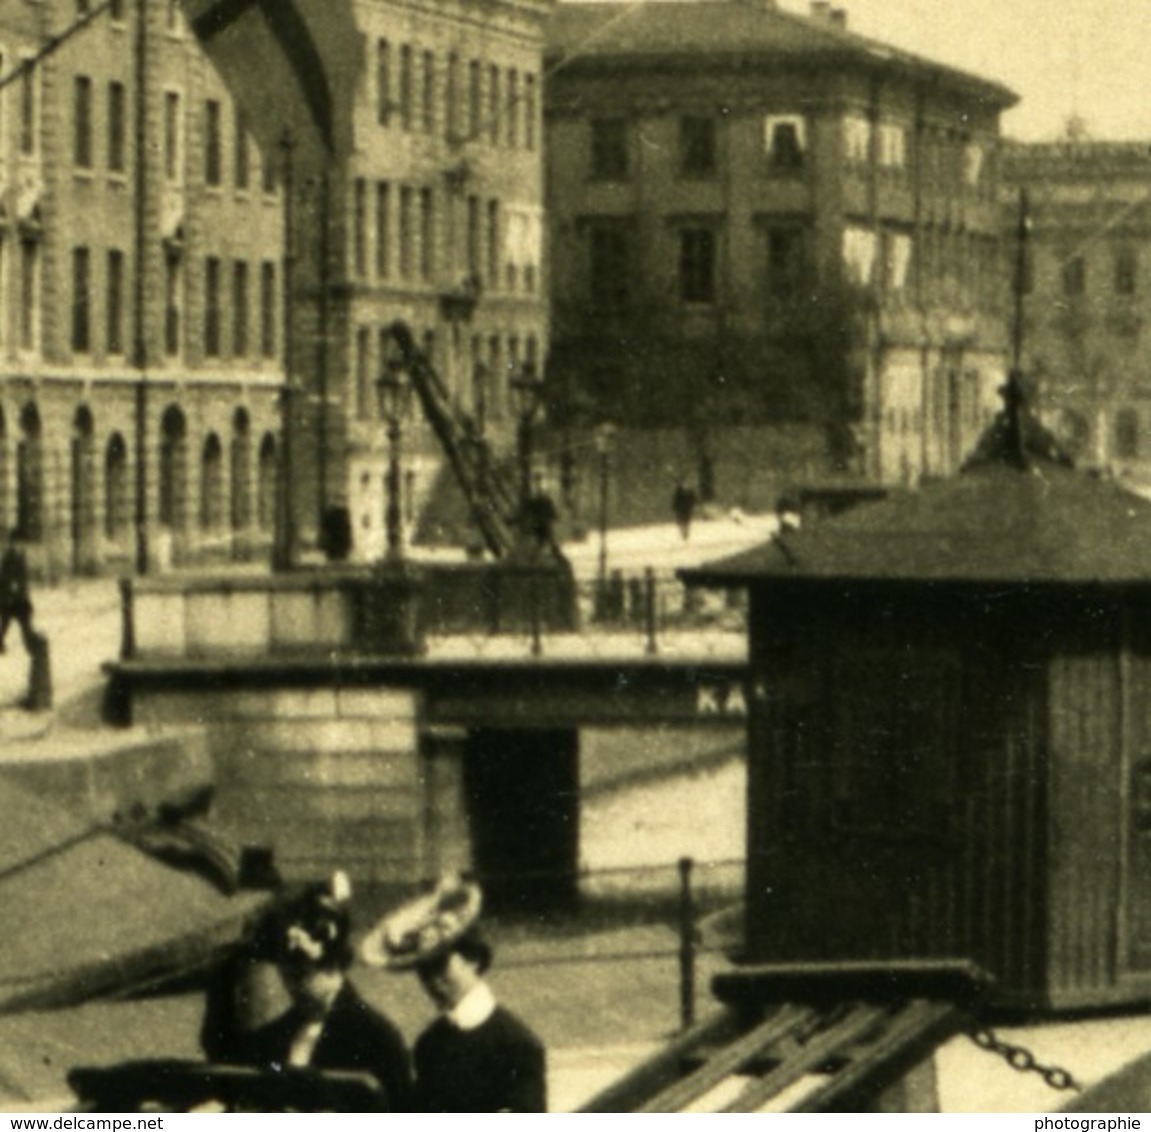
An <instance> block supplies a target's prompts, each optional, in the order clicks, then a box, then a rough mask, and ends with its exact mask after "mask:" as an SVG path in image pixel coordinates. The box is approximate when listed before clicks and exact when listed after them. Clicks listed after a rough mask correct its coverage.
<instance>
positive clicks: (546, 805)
mask: <svg viewBox="0 0 1151 1132" xmlns="http://www.w3.org/2000/svg"><path fill="white" fill-rule="evenodd" d="M464 790H465V792H466V795H467V802H468V816H469V818H470V822H471V829H472V846H473V854H474V866H475V871H476V873H477V874H478V876H479V879H480V880H481V882H482V883H483V886H484V892H485V899H486V903H487V905H488V906H489V907H490V908H492V909H493V910H495V911H500V912H540V911H551V910H555V909H557V908H562V907H570V906H571V905H573V904H574V903H575V900H576V896H577V894H578V887H579V885H578V875H577V874H578V868H579V732H578V731H576V730H575V729H573V728H562V729H555V730H522V731H520V730H517V731H504V730H496V729H481V730H477V731H472V732H471V733H470V734H469V736H468V742H467V747H466V751H465V756H464Z"/></svg>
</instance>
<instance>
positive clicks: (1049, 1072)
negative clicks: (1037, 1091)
mask: <svg viewBox="0 0 1151 1132" xmlns="http://www.w3.org/2000/svg"><path fill="white" fill-rule="evenodd" d="M967 1036H968V1037H969V1038H970V1039H971V1040H972V1041H973V1042H974V1043H975V1044H976V1045H977V1046H979V1048H980V1049H985V1050H987V1052H988V1053H995V1054H998V1055H999V1056H1000V1057H1002V1058H1003V1060H1004V1061H1006V1062H1007V1064H1008V1065H1010V1066H1011V1068H1012V1069H1014V1070H1016V1072H1018V1073H1038V1074H1039V1076H1040V1077H1042V1078H1043V1082H1044V1084H1045V1085H1047V1087H1048V1088H1051V1089H1057V1090H1060V1091H1066V1090H1070V1089H1074V1090H1075V1091H1077V1092H1078V1091H1080V1090H1082V1088H1083V1086H1082V1085H1080V1084H1079V1082H1078V1081H1076V1080H1075V1078H1074V1077H1072V1076H1071V1074H1070V1073H1069V1072H1068V1071H1067V1070H1066V1069H1062V1068H1060V1067H1059V1066H1057V1065H1040V1064H1039V1062H1037V1061H1036V1060H1035V1054H1033V1053H1032V1052H1031V1051H1030V1050H1029V1049H1027V1048H1026V1047H1025V1046H1014V1045H1012V1044H1011V1043H1010V1042H1005V1041H1004V1040H1003V1039H1002V1038H1000V1037H997V1036H996V1034H995V1032H994V1031H993V1030H991V1029H989V1028H987V1027H983V1028H979V1029H973V1030H969V1031H968V1034H967Z"/></svg>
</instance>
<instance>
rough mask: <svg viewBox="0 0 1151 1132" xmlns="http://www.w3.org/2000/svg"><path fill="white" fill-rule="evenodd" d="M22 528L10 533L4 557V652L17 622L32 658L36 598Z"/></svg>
mask: <svg viewBox="0 0 1151 1132" xmlns="http://www.w3.org/2000/svg"><path fill="white" fill-rule="evenodd" d="M21 542H22V540H21V533H20V530H19V528H14V529H13V530H12V531H10V532H9V535H8V541H7V543H6V545H5V547H4V553H3V555H2V556H0V652H4V651H5V645H4V638H5V637H6V636H7V635H8V626H9V625H11V624H12V622H13V621H15V622H16V624H17V625H19V626H20V636H21V637H22V639H23V641H24V648H25V650H26V651H27V652H28V654H29V655H31V654H32V647H33V644H34V642H35V637H36V634H35V630H33V628H32V597H31V595H30V593H29V590H28V559H27V557H26V556H25V554H24V547H23V546H22V545H21Z"/></svg>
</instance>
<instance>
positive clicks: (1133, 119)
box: [780, 0, 1151, 144]
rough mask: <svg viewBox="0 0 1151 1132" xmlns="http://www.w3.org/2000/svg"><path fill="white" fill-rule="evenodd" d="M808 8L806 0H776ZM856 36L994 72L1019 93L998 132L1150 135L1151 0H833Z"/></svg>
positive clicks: (1027, 136)
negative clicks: (1073, 121)
mask: <svg viewBox="0 0 1151 1132" xmlns="http://www.w3.org/2000/svg"><path fill="white" fill-rule="evenodd" d="M780 6H781V7H783V8H785V9H787V10H789V11H798V12H806V11H807V10H808V4H807V3H806V2H805V0H780ZM835 6H836V7H842V8H844V9H846V11H847V17H848V27H849V28H850V29H851V30H853V31H857V32H859V33H860V34H861V35H866V36H870V37H872V38H874V39H879V40H882V41H883V42H885V43H889V44H891V45H892V46H893V47H901V48H904V49H906V50H910V51H914V52H916V53H917V54H922V55H926V56H927V57H928V58H931V59H934V60H936V61H937V62H940V63H946V64H949V65H951V66H955V67H960V68H962V69H963V70H967V71H973V72H974V73H976V74H978V75H982V76H984V77H985V78H989V79H995V80H997V81H998V82H1001V83H1003V84H1004V85H1006V86H1008V87H1010V88H1011V89H1012V90H1014V91H1015V92H1016V94H1018V95H1019V96H1020V99H1021V101H1020V104H1019V105H1018V106H1017V107H1016V108H1015V109H1013V110H1011V111H1009V112H1008V113H1007V114H1006V115H1005V116H1004V118H1003V131H1004V133H1005V134H1007V135H1008V136H1009V137H1015V138H1019V139H1021V140H1024V141H1052V140H1055V139H1057V138H1059V137H1060V136H1062V134H1063V132H1064V129H1065V124H1066V122H1067V120H1068V118H1070V117H1071V116H1072V115H1075V116H1078V117H1079V118H1081V119H1083V120H1084V122H1085V124H1086V127H1087V130H1088V135H1089V136H1090V137H1092V138H1097V139H1101V140H1115V141H1147V142H1148V143H1149V144H1151V0H835Z"/></svg>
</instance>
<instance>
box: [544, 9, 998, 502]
mask: <svg viewBox="0 0 1151 1132" xmlns="http://www.w3.org/2000/svg"><path fill="white" fill-rule="evenodd" d="M846 22H847V21H846V16H845V15H844V13H843V12H842V11H840V10H838V9H832V8H831V7H830V5H828V4H813V5H812V10H811V15H810V16H799V15H795V14H791V13H788V12H784V11H782V10H780V9H778V8H776V7H775V5H774V4H773V3H771V2H770V0H719V2H709V3H701V2H693V0H686V2H680V3H646V4H638V5H630V4H628V5H625V4H612V3H565V4H560V5H559V6H558V7H557V8H556V9H555V12H554V14H553V18H552V21H551V23H550V25H549V33H548V35H549V43H548V63H549V70H548V76H549V77H548V80H547V99H546V121H547V140H548V149H547V202H548V224H549V233H550V242H551V247H550V255H551V262H552V264H553V268H552V271H553V285H552V295H553V301H554V305H553V311H552V319H553V326H552V350H551V359H550V365H549V374H548V379H549V384H550V385H551V386H552V387H553V389H554V390H555V396H556V398H557V400H558V403H559V406H560V408H561V409H563V408H565V406H564V404H563V402H564V401H565V399H568V400H571V401H573V402H577V403H582V404H583V405H584V406H585V411H586V402H587V400H588V398H589V397H590V399H591V400H592V402H593V403H597V405H598V410H593V411H599V412H601V413H605V414H607V415H611V416H614V417H616V418H617V419H621V420H622V421H624V422H631V423H643V422H651V423H655V422H664V423H682V424H686V425H688V426H690V427H693V428H701V427H702V428H708V427H711V426H714V425H716V424H722V423H724V422H737V421H738V422H740V423H749V422H754V421H760V422H768V421H787V420H795V421H809V422H814V423H818V424H820V425H821V426H823V427H824V428H825V429H826V431H827V435H828V437H829V446H830V448H831V449H832V453H833V455H834V457H835V459H836V462H837V463H839V464H840V465H842V466H844V467H848V468H851V469H853V470H855V471H857V472H859V473H862V474H864V475H866V476H868V477H869V478H874V479H877V480H880V481H884V482H910V481H913V480H915V479H916V478H918V477H919V476H921V475H923V474H943V473H947V472H950V471H953V470H954V469H955V468H956V467H957V466H958V464H959V463H960V462H961V460H962V459H963V457H964V455H965V454H966V453H967V451H968V450H969V448H970V447H971V445H972V443H973V441H974V439H975V437H976V436H977V435H978V432H979V430H980V429H981V427H982V425H983V424H984V422H985V420H986V418H987V416H988V414H989V413H990V412H991V411H993V410H994V409H995V408H996V407H997V405H998V400H997V398H996V396H995V391H996V389H997V388H998V387H999V385H1000V384H1001V383H1002V378H1003V373H1004V357H1005V345H1006V342H1005V330H1004V318H1003V312H1004V306H1005V298H1006V289H1005V286H1004V283H1003V273H1002V261H1001V258H1000V224H999V213H998V190H997V185H998V177H999V155H998V150H999V117H1000V114H1001V112H1002V111H1003V110H1004V109H1006V108H1007V107H1009V106H1011V105H1012V104H1013V102H1014V101H1015V98H1014V95H1012V94H1011V92H1010V91H1008V90H1006V89H1005V88H1003V87H1002V86H999V85H998V84H996V83H994V82H989V81H985V80H984V79H981V78H978V77H975V76H972V75H968V74H965V73H961V72H958V71H955V70H952V69H950V68H947V67H944V66H940V65H938V64H936V63H933V62H931V61H929V60H925V59H922V58H919V57H916V56H913V55H910V54H907V53H904V52H901V51H898V50H894V49H892V48H889V47H886V46H884V45H882V44H878V43H875V42H872V41H870V40H867V39H865V38H862V37H859V36H857V35H854V34H852V33H851V32H850V31H849V30H848V29H847V26H846ZM765 458H769V454H765Z"/></svg>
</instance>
